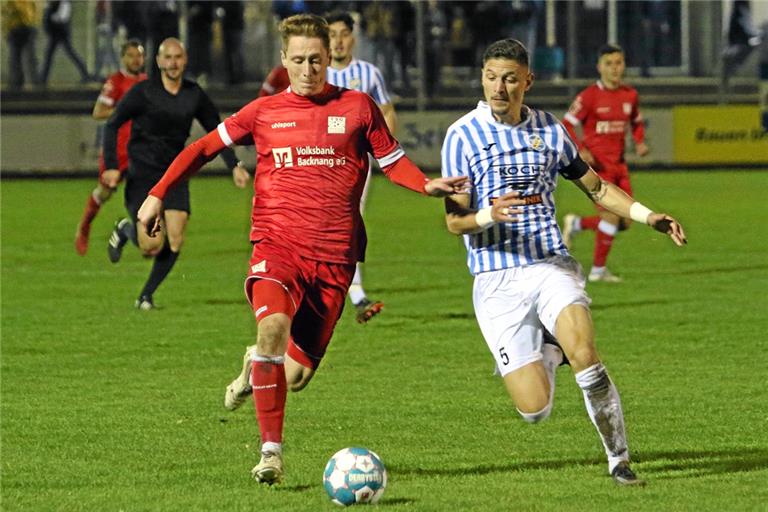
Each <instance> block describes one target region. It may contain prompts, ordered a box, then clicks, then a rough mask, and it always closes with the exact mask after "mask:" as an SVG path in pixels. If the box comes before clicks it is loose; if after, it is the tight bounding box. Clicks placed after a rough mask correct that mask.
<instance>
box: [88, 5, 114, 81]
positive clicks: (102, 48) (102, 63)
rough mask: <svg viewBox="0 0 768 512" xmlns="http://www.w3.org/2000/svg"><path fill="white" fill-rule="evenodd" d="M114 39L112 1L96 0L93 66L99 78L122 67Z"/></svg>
mask: <svg viewBox="0 0 768 512" xmlns="http://www.w3.org/2000/svg"><path fill="white" fill-rule="evenodd" d="M114 39H115V32H114V23H113V21H112V2H110V0H98V1H97V2H96V64H95V65H94V66H93V74H94V76H96V77H98V78H101V77H103V76H109V75H111V74H112V73H113V72H115V71H116V70H117V69H118V68H119V67H120V62H118V60H117V54H116V53H115V47H114Z"/></svg>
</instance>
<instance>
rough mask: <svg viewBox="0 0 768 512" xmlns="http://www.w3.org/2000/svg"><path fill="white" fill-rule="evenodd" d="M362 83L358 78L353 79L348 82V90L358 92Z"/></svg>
mask: <svg viewBox="0 0 768 512" xmlns="http://www.w3.org/2000/svg"><path fill="white" fill-rule="evenodd" d="M362 85H363V83H362V82H361V81H360V79H359V78H353V79H352V80H350V81H349V88H350V89H354V90H356V91H359V90H360V88H361V86H362Z"/></svg>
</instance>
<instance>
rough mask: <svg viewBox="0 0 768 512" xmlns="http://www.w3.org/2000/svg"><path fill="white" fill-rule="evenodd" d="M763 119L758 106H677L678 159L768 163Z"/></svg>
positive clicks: (707, 162)
mask: <svg viewBox="0 0 768 512" xmlns="http://www.w3.org/2000/svg"><path fill="white" fill-rule="evenodd" d="M760 121H761V113H760V107H758V106H757V105H754V106H753V105H743V106H690V107H689V106H681V107H675V108H674V110H673V122H674V127H675V128H674V129H675V137H674V141H675V143H674V145H675V149H674V153H675V157H674V161H675V163H676V164H729V163H732V164H737V163H738V164H761V163H764V164H766V165H767V166H768V132H767V131H765V130H763V127H762V126H761V122H760Z"/></svg>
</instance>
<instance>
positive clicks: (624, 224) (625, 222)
mask: <svg viewBox="0 0 768 512" xmlns="http://www.w3.org/2000/svg"><path fill="white" fill-rule="evenodd" d="M630 226H632V221H631V220H629V219H624V218H622V219H621V220H620V221H619V231H626V230H628V229H629V228H630Z"/></svg>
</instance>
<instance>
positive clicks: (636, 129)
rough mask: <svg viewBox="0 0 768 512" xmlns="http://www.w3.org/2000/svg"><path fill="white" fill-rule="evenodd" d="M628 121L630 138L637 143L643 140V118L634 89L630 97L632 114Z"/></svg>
mask: <svg viewBox="0 0 768 512" xmlns="http://www.w3.org/2000/svg"><path fill="white" fill-rule="evenodd" d="M629 122H630V124H631V125H632V138H633V139H634V141H635V143H637V144H639V143H641V142H643V141H644V140H645V120H644V119H643V115H642V114H641V113H640V100H639V96H638V94H637V91H635V94H634V96H633V98H632V114H631V116H630V119H629Z"/></svg>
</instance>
